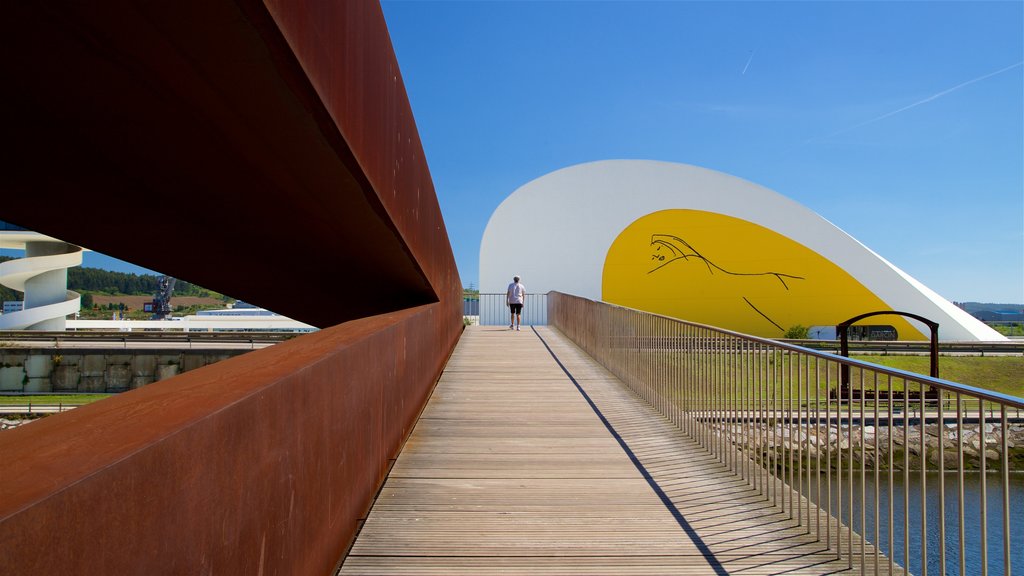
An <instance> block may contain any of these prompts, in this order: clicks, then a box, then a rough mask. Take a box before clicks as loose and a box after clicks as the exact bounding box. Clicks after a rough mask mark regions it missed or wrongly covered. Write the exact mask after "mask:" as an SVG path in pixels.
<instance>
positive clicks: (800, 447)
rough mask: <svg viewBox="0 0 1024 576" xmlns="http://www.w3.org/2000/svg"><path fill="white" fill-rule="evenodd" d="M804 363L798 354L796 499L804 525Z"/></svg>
mask: <svg viewBox="0 0 1024 576" xmlns="http://www.w3.org/2000/svg"><path fill="white" fill-rule="evenodd" d="M802 363H803V357H802V356H801V355H796V482H797V486H798V490H799V492H798V494H797V499H796V505H797V509H796V525H797V526H802V525H803V521H804V503H803V497H804V495H805V494H804V442H803V437H804V430H803V427H804V418H803V408H802V406H801V402H803V379H802V378H801V370H800V368H801V365H802ZM807 523H808V525H810V523H811V520H810V516H808V518H807Z"/></svg>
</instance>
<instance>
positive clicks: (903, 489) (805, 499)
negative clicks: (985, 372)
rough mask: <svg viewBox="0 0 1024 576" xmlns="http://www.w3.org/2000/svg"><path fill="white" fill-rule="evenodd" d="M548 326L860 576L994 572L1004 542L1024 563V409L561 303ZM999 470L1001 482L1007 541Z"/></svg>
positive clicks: (808, 355) (922, 381) (555, 303)
mask: <svg viewBox="0 0 1024 576" xmlns="http://www.w3.org/2000/svg"><path fill="white" fill-rule="evenodd" d="M548 318H549V321H550V323H551V324H552V325H553V326H555V327H556V328H558V329H559V330H560V331H561V332H562V333H563V334H565V335H566V336H567V337H569V338H570V339H572V340H573V341H575V342H576V343H577V345H579V346H580V348H582V349H583V350H584V351H585V352H587V353H588V354H590V355H591V356H592V357H593V358H595V359H596V360H597V361H598V362H600V363H601V364H602V365H604V366H605V367H606V368H608V370H609V371H611V372H612V373H613V374H615V375H616V376H617V377H618V378H619V379H620V380H622V381H623V382H624V383H625V384H626V385H627V386H628V387H629V388H631V389H632V390H633V391H634V392H635V393H636V394H637V395H638V396H640V397H641V398H643V399H644V400H646V401H647V402H648V403H650V404H651V405H652V406H653V407H654V408H656V409H657V410H659V411H660V412H661V413H662V414H663V415H665V416H666V417H667V418H668V419H670V420H671V421H672V422H674V423H675V424H676V425H677V426H679V427H680V428H681V429H682V430H683V431H684V432H685V433H687V434H688V435H690V436H691V437H692V438H694V440H696V441H697V442H698V443H700V444H701V445H702V446H704V447H705V449H707V450H708V452H709V453H710V454H712V455H714V456H715V457H716V458H717V459H718V460H719V461H720V462H722V463H723V464H725V465H727V466H729V467H730V468H731V469H732V471H733V472H734V473H735V474H736V475H737V476H739V477H741V478H743V479H744V480H745V481H746V482H747V483H748V484H749V485H750V486H751V487H752V489H754V490H757V491H758V493H759V494H761V495H762V497H763V498H766V499H770V500H771V501H772V502H773V503H774V504H776V505H778V506H779V507H781V508H782V510H783V511H785V512H788V513H789V518H790V519H791V520H792V521H794V522H795V523H797V525H801V526H805V527H806V529H807V531H808V532H810V531H811V530H815V531H816V534H817V537H818V538H819V540H821V541H823V542H824V543H825V545H826V546H827V547H828V548H829V549H831V550H834V551H835V553H836V556H837V558H840V559H846V560H847V563H848V566H849V567H850V568H853V566H854V563H855V562H854V560H855V558H856V559H857V562H856V563H857V564H859V567H860V570H861V573H865V571H868V570H870V569H871V568H870V567H871V566H872V565H873V571H874V573H880V572H885V571H886V570H888V572H889V573H893V572H898V571H900V570H903V569H906V570H909V571H910V572H912V573H915V574H922V575H924V574H927V573H928V572H929V571H932V572H933V573H942V574H945V572H946V569H948V568H952V565H951V564H952V563H953V562H954V561H955V562H958V563H959V565H960V572H959V573H960V574H967V573H972V574H987V573H988V570H989V569H990V568H991V569H992V570H993V571H998V569H999V566H998V563H999V560H1000V557H999V556H1000V554H998V552H1000V546H999V544H1000V540H1001V544H1002V546H1001V556H1002V564H1003V570H1002V571H1003V572H1004V573H1006V574H1009V573H1010V568H1011V565H1012V563H1013V559H1014V558H1016V559H1017V563H1018V564H1020V563H1021V560H1022V558H1021V554H1022V552H1021V551H1020V550H1019V547H1017V549H1014V548H1012V547H1011V546H1010V507H1011V499H1010V477H1009V470H1010V467H1011V462H1013V461H1014V459H1011V458H1010V451H1011V450H1010V446H1009V442H1008V436H1010V435H1011V434H1020V438H1021V440H1024V425H1021V424H1017V423H1016V422H1014V423H1013V424H1012V425H1011V417H1013V416H1015V418H1014V420H1016V421H1020V420H1021V415H1022V412H1021V409H1022V408H1024V399H1021V398H1017V397H1014V396H1009V395H1006V394H1002V393H999V392H994V391H990V390H985V389H981V388H977V387H974V386H968V385H965V384H961V383H958V382H952V381H949V380H943V379H940V378H933V377H930V376H924V375H920V374H914V373H911V372H907V371H904V370H899V369H896V368H889V367H884V366H878V365H875V364H871V363H869V362H865V361H862V360H857V359H852V358H844V357H841V356H837V355H835V354H833V353H830V352H825V351H819V350H810V349H807V348H804V347H801V346H798V345H795V344H792V343H785V342H779V341H775V340H768V339H765V338H758V337H754V336H748V335H746V334H741V333H738V332H733V331H729V330H723V329H719V328H715V327H712V326H707V325H701V324H696V323H691V322H685V321H682V320H678V319H674V318H669V317H666V316H660V315H657V314H650V313H645V312H641V311H638V310H633V309H629V308H623V307H620V306H615V305H611V304H606V303H602V302H595V301H592V300H588V299H584V298H579V297H576V296H570V295H566V294H561V293H557V292H552V293H549V295H548ZM844 368H845V369H848V370H849V371H850V375H851V378H850V384H849V385H848V386H843V385H842V382H841V378H840V372H841V371H842V369H844ZM1014 442H1015V443H1016V444H1017V445H1018V446H1020V445H1021V444H1024V442H1020V441H1017V440H1016V439H1015V440H1014ZM1019 449H1020V448H1016V450H1019ZM989 468H997V469H998V470H999V472H1000V474H999V476H1000V481H999V488H1000V490H1001V501H1002V506H1001V508H1002V510H1001V512H1002V514H1001V515H1002V526H1001V527H1000V528H998V529H997V528H996V527H995V526H994V523H993V526H989V524H990V523H989V521H988V514H987V513H988V508H989V505H988V500H987V490H988V487H989V484H992V483H993V482H990V481H989V480H988V476H987V474H986V472H987V470H988V469H989ZM975 470H976V471H977V473H975V472H974V471H975ZM911 471H913V472H914V473H913V474H911ZM947 471H949V472H950V473H953V472H955V473H956V481H955V482H956V484H957V487H958V492H957V496H956V498H950V499H951V500H956V502H955V505H956V521H955V522H953V521H947V520H946V505H947V497H946V495H945V483H946V472H947ZM968 481H970V482H972V483H973V484H971V486H968ZM972 486H976V488H974V487H972ZM869 487H870V489H869ZM936 488H937V491H935V489H936ZM869 494H870V496H869ZM911 494H917V495H916V496H915V497H914V499H913V502H912V499H911ZM1018 498H1020V496H1018ZM899 501H902V504H900V505H896V503H897V502H899ZM883 503H885V504H887V507H888V510H886V509H885V508H884V507H883V506H882V504H883ZM1017 505H1019V504H1017ZM936 508H937V514H936ZM975 510H977V512H976V513H975ZM971 514H976V516H971ZM929 523H931V524H933V525H931V526H930V525H929ZM947 524H950V525H952V524H955V525H956V528H957V530H956V533H953V532H951V531H947ZM935 525H937V533H938V536H939V537H938V546H937V548H938V550H935V548H936V546H935V545H934V544H933V545H932V547H931V548H932V549H931V550H929V535H930V534H932V533H935V532H936V526H935ZM912 527H913V529H912ZM979 529H980V530H979ZM990 532H992V533H991V534H990ZM990 536H991V538H990ZM872 544H873V546H872ZM968 544H970V545H968ZM989 548H992V552H993V553H992V554H991V558H990V557H989ZM947 549H948V551H949V553H948V554H947ZM911 550H914V554H911ZM1015 550H1016V551H1015ZM900 553H902V554H900ZM869 555H870V557H869ZM990 559H991V563H990V561H989V560H990ZM900 564H901V565H902V568H900V566H898V565H900Z"/></svg>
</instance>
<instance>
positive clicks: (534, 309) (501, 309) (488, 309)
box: [480, 293, 548, 326]
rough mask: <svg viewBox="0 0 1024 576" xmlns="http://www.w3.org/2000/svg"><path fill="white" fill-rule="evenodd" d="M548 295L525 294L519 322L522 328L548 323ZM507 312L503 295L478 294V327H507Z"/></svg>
mask: <svg viewBox="0 0 1024 576" xmlns="http://www.w3.org/2000/svg"><path fill="white" fill-rule="evenodd" d="M547 301H548V295H547V294H527V295H526V302H525V303H524V304H523V314H522V317H521V318H520V321H521V322H522V324H523V325H524V326H543V325H545V324H547V323H548V305H547ZM508 320H509V312H508V305H507V304H505V294H504V293H501V294H495V293H486V294H480V325H481V326H501V325H505V326H508Z"/></svg>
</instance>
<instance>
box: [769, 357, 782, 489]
mask: <svg viewBox="0 0 1024 576" xmlns="http://www.w3.org/2000/svg"><path fill="white" fill-rule="evenodd" d="M771 355H772V356H771V358H772V363H771V364H769V366H770V368H771V371H772V372H771V384H770V385H771V397H772V399H771V405H770V409H771V410H770V412H771V415H772V416H771V418H772V447H771V450H772V451H771V459H772V503H773V504H774V505H776V506H778V505H779V486H778V477H779V450H778V446H779V442H778V431H779V426H778V422H777V420H778V416H779V415H778V411H777V405H778V395H779V390H778V386H777V384H778V378H776V376H775V373H776V372H777V371H778V366H777V365H776V362H775V348H772V349H771ZM782 506H783V508H785V506H786V502H785V500H783V502H782Z"/></svg>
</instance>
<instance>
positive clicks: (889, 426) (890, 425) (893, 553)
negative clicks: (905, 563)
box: [885, 375, 896, 574]
mask: <svg viewBox="0 0 1024 576" xmlns="http://www.w3.org/2000/svg"><path fill="white" fill-rule="evenodd" d="M885 388H886V394H887V397H888V400H889V402H888V405H887V407H886V408H887V410H888V412H889V420H888V422H886V432H887V434H886V436H888V437H889V449H888V451H887V452H888V454H889V456H888V458H889V462H888V467H889V492H888V493H887V495H886V500H887V501H888V502H889V574H892V573H893V568H894V566H893V564H894V563H895V560H894V558H895V556H896V549H895V547H894V546H893V541H894V538H893V532H895V531H896V529H895V528H896V524H895V519H894V512H895V511H896V506H895V503H894V500H895V494H894V493H893V477H892V474H893V420H895V419H896V415H895V414H893V410H892V408H893V404H892V376H891V375H886V379H885Z"/></svg>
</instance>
